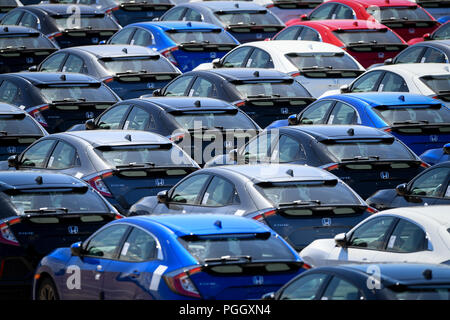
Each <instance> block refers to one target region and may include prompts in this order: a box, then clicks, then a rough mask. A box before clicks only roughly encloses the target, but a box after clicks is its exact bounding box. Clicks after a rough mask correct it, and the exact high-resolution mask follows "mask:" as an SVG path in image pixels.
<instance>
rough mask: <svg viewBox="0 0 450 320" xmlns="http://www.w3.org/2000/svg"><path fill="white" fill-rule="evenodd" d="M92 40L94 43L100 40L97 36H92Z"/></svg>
mask: <svg viewBox="0 0 450 320" xmlns="http://www.w3.org/2000/svg"><path fill="white" fill-rule="evenodd" d="M91 41H92V43H98V42H99V40H98V38H96V37H95V38H92V39H91Z"/></svg>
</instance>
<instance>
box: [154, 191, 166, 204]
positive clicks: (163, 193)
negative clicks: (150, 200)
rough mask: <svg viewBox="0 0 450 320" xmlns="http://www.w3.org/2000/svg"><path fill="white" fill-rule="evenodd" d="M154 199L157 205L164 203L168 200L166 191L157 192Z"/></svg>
mask: <svg viewBox="0 0 450 320" xmlns="http://www.w3.org/2000/svg"><path fill="white" fill-rule="evenodd" d="M156 197H157V198H158V202H159V203H166V202H168V200H169V197H168V195H167V190H163V191H160V192H158V194H157V195H156Z"/></svg>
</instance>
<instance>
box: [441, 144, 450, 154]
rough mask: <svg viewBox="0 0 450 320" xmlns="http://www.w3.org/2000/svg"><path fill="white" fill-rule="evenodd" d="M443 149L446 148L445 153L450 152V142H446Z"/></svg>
mask: <svg viewBox="0 0 450 320" xmlns="http://www.w3.org/2000/svg"><path fill="white" fill-rule="evenodd" d="M442 149H443V150H444V154H450V143H447V144H445V145H444V148H442Z"/></svg>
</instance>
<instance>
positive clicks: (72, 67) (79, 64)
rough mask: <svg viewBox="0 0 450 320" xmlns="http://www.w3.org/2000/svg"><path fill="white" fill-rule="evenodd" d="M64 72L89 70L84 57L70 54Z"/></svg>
mask: <svg viewBox="0 0 450 320" xmlns="http://www.w3.org/2000/svg"><path fill="white" fill-rule="evenodd" d="M62 72H74V73H87V70H86V67H85V65H84V61H83V59H81V58H80V57H78V56H76V55H73V54H70V55H69V57H68V58H67V60H66V62H65V63H64V67H63V68H62Z"/></svg>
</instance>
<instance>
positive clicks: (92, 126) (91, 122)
mask: <svg viewBox="0 0 450 320" xmlns="http://www.w3.org/2000/svg"><path fill="white" fill-rule="evenodd" d="M84 126H85V127H86V130H94V129H97V126H96V125H95V120H94V119H88V120H86V122H85V123H84Z"/></svg>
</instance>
